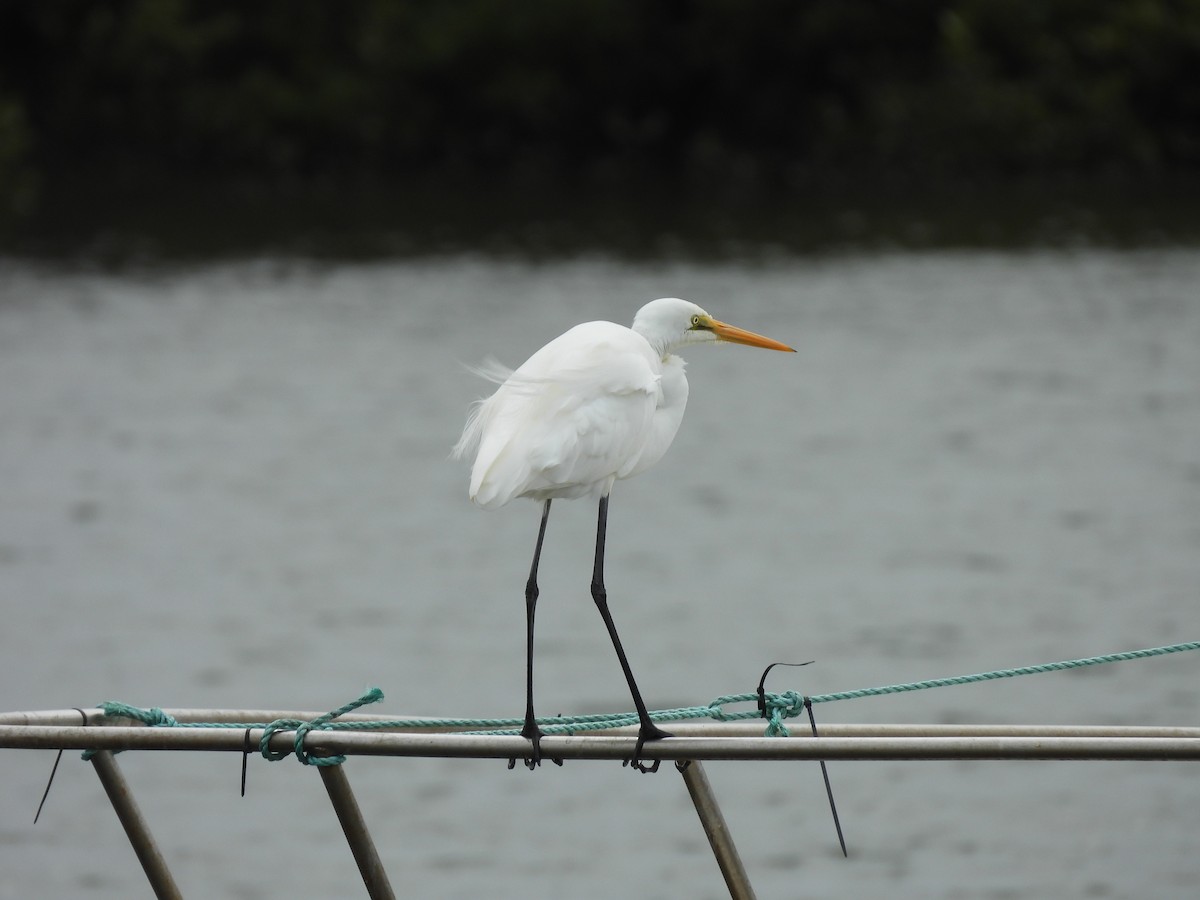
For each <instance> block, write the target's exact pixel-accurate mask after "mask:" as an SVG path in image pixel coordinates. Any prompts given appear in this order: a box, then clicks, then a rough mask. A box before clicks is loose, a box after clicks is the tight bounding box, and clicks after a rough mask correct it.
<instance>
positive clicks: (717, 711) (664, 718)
mask: <svg viewBox="0 0 1200 900" xmlns="http://www.w3.org/2000/svg"><path fill="white" fill-rule="evenodd" d="M1189 650H1200V641H1186V642H1183V643H1178V644H1170V645H1167V646H1164V647H1151V648H1148V649H1144V650H1127V651H1124V652H1121V653H1107V654H1104V655H1101V656H1089V657H1085V658H1083V659H1067V660H1062V661H1059V662H1051V663H1041V664H1038V665H1032V666H1018V667H1015V668H1008V669H994V670H991V671H988V672H978V673H975V674H971V675H955V676H951V677H948V678H931V679H928V680H926V681H910V682H906V683H902V684H890V685H883V686H881V687H870V688H860V689H858V690H852V691H837V692H835V693H829V694H814V695H812V696H808V697H805V696H804V695H803V694H799V693H797V692H795V691H783V692H780V693H774V692H768V693H766V694H764V697H763V699H764V701H765V705H766V710H765V712H766V718H767V728H766V734H767V735H768V736H775V735H781V736H786V735H787V733H788V731H787V727H786V726H785V725H784V724H783V722H784V719H789V718H793V717H795V716H798V715H800V714H801V712H803V710H804V704H805V701H806V700H807V702H809V703H813V704H816V703H833V702H836V701H839V700H857V699H860V698H862V697H878V696H884V695H887V694H898V693H907V692H910V691H923V690H929V689H932V688H941V687H950V686H953V685H964V684H975V683H978V682H981V681H994V680H997V679H1001V678H1016V677H1019V676H1022V675H1040V674H1043V673H1046V672H1059V671H1065V670H1067V669H1078V668H1083V667H1086V666H1096V665H1103V664H1105V663H1114V662H1127V661H1129V660H1135V659H1146V658H1148V657H1152V656H1165V655H1167V654H1171V653H1182V652H1185V651H1189ZM382 699H383V691H381V690H380V689H379V688H371V689H370V690H368V691H367V692H366V693H364V694H363V695H362V696H361V697H358V698H357V699H355V700H352V701H351V702H349V703H347V704H345V705H344V706H341V707H339V708H338V709H335V710H333V711H331V712H328V713H325V714H324V715H321V716H318V717H317V718H315V719H313V720H311V721H303V720H300V719H276V720H275V721H274V722H268V723H262V722H178V721H176V720H175V719H174V718H172V717H171V716H170V715H168V714H167V713H165V712H163V710H161V709H159V708H158V707H151V708H149V709H141V708H139V707H136V706H130V705H128V704H125V703H120V702H117V701H111V700H110V701H105V702H104V703H101V704H100V708H101V709H103V710H104V715H105V716H106V717H109V718H126V719H133V720H135V721H139V722H142V723H143V724H145V725H148V726H151V727H160V728H163V727H165V728H237V729H239V730H245V729H249V728H254V729H258V728H261V729H263V730H264V731H263V736H262V739H261V740H260V741H259V750H260V752H261V753H262V755H263V757H264V758H266V759H268V760H272V761H276V760H280V759H284V758H286V757H288V756H290V755H292V753H295V754H296V758H297V759H298V760H299V761H300V762H301V763H303V764H304V765H313V766H336V765H341V763H343V762H345V757H344V756H340V755H338V756H312V755H311V754H309V753H308V752H307V751H306V750H305V749H304V742H305V738H306V737H307V736H308V735H309V734H310V733H311V732H313V731H376V730H384V729H390V728H419V727H443V728H452V729H470V730H469V731H465V732H464V733H467V734H500V735H507V734H519V733H520V732H519V726H521V725H522V724H523V722H524V720H523V719H517V718H504V719H469V718H461V719H449V718H418V717H408V718H403V719H379V720H372V721H355V722H339V721H335V720H336V719H338V717H340V716H342V715H344V714H345V713H348V712H352V711H353V710H356V709H358V708H359V707H362V706H366V705H367V704H370V703H377V702H379V701H380V700H382ZM758 700H759V696H758V694H756V693H747V694H727V695H725V696H721V697H717V698H716V699H715V700H713V701H712V702H711V703H709V704H708V705H707V706H684V707H679V708H676V709H660V710H655V711H653V712H651V713H650V718H651V719H653V720H654V721H656V722H676V721H681V720H685V719H715V720H717V721H722V722H729V721H736V720H744V719H757V718H762V717H763V716H764V711H762V710H760V709H759V708H758V705H757V704H758ZM739 703H754V704H755V706H754V708H752V709H745V710H732V711H731V710H727V709H725V707H726V706H733V705H736V704H739ZM638 722H639V719H638V716H637V714H636V713H632V712H619V713H600V714H594V715H582V716H549V717H545V718H540V719H538V724H539V725H540V726H541V728H542V730H543V731H544V732H545V733H546V734H577V733H580V732H588V731H599V730H603V729H608V728H619V727H621V726H626V725H637V724H638ZM288 731H291V732H295V738H294V740H293V743H292V750H288V751H282V752H277V751H273V750H271V749H270V742H271V738H272V737H273V736H274V735H275V734H277V733H279V732H288ZM95 753H96V751H94V750H87V751H85V752H84V754H83V758H84V759H90V758H91V757H92V756H93V755H95Z"/></svg>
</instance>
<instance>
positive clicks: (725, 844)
mask: <svg viewBox="0 0 1200 900" xmlns="http://www.w3.org/2000/svg"><path fill="white" fill-rule="evenodd" d="M675 768H677V769H678V770H679V774H681V775H682V776H683V783H684V784H686V785H687V789H688V793H689V794H691V795H692V803H694V804H695V805H696V814H697V815H699V816H700V823H701V824H702V825H703V826H704V833H705V834H706V835H708V843H709V845H710V846H711V847H712V851H713V855H714V856H715V857H716V858H717V865H719V866H720V867H721V874H722V875H723V876H725V885H726V886H727V887H728V888H729V896H730V897H731V898H732V900H755V895H754V888H753V887H751V886H750V879H749V877H748V876H747V875H746V868H745V866H743V865H742V858H741V857H740V856H739V855H738V852H737V847H735V846H734V843H733V836H732V835H731V834H730V833H729V826H728V825H726V824H725V816H724V814H722V812H721V807H720V806H718V805H717V797H716V795H715V794H714V793H713V789H712V785H711V784H709V782H708V776H707V775H706V774H704V767H703V766H702V765H701V764H700V762H699V760H681V761H679V762H677V763H676V764H675Z"/></svg>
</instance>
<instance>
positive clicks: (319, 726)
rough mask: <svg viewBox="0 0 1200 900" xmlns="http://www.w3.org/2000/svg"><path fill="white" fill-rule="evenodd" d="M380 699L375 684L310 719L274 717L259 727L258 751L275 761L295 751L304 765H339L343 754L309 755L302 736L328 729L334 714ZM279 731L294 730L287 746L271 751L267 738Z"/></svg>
mask: <svg viewBox="0 0 1200 900" xmlns="http://www.w3.org/2000/svg"><path fill="white" fill-rule="evenodd" d="M382 699H383V691H381V690H380V689H379V688H377V687H375V688H371V689H370V690H368V691H367V692H366V693H364V694H363V695H362V696H361V697H359V698H358V699H357V700H351V701H350V702H349V703H347V704H346V705H345V706H339V707H338V708H337V709H335V710H333V711H332V712H327V713H325V715H323V716H317V717H316V718H315V719H313V720H312V721H311V722H304V721H301V720H299V719H276V720H275V721H274V722H271V723H270V724H269V725H267V727H266V728H265V729H263V736H262V739H261V740H259V742H258V749H259V752H261V753H262V755H263V758H264V759H267V760H270V761H271V762H278V761H279V760H281V759H284V758H286V757H287V756H288V755H290V754H291V753H295V754H296V759H298V760H299V761H300V762H301V763H302V764H303V765H306V766H340V765H341V764H342V763H344V762H345V761H346V757H344V756H341V755H335V756H313V755H312V754H311V753H309V752H308V751H307V750H306V749H305V748H304V739H305V738H306V737H307V736H308V734H309V732H311V731H313V730H318V731H329V730H332V728H333V726H331V725H330V724H329V723H330V722H332V721H333V720H334V719H336V718H337V717H338V716H340V715H343V714H344V713H348V712H352V711H353V710H356V709H358V708H359V707H360V706H366V705H367V704H368V703H377V702H379V701H380V700H382ZM281 731H294V732H295V733H296V734H295V738H294V739H293V740H292V749H291V750H283V751H275V750H272V749H271V738H272V737H274V736H275V735H276V734H278V733H279V732H281Z"/></svg>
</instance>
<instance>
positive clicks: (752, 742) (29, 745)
mask: <svg viewBox="0 0 1200 900" xmlns="http://www.w3.org/2000/svg"><path fill="white" fill-rule="evenodd" d="M832 731H833V729H826V730H824V731H823V734H822V736H821V738H820V739H817V738H814V737H812V736H811V735H810V736H805V735H803V734H799V733H797V734H794V735H792V736H791V737H786V738H782V737H772V738H764V737H683V736H677V737H672V738H667V739H665V740H661V741H651V742H647V744H646V745H645V747H644V748H643V752H642V758H644V759H646V760H655V759H669V760H677V759H702V760H709V759H746V760H749V759H756V760H764V761H766V760H788V759H790V760H804V759H806V760H820V759H825V760H831V759H839V760H840V759H847V760H849V759H855V760H866V759H874V760H885V759H886V760H895V759H913V760H916V759H1113V760H1116V759H1126V760H1135V759H1136V760H1147V759H1150V760H1168V759H1174V760H1200V738H1198V737H1074V738H1070V737H1036V736H1013V737H1002V736H996V737H984V736H975V737H950V736H944V737H943V736H937V737H825V736H824V733H825V732H832ZM262 733H263V732H262V729H254V730H253V731H252V732H251V740H252V741H257V740H258V739H259V738H261V737H262ZM294 739H295V738H294V735H292V734H291V733H284V732H281V733H278V734H276V735H274V736H273V737H272V738H271V741H270V746H271V749H272V750H277V751H281V752H286V751H288V750H291V749H292V744H293V741H294ZM309 739H310V741H311V743H309V747H310V748H311V747H313V746H319V747H321V748H323V750H325V751H328V752H329V753H336V754H344V755H359V756H418V757H445V758H457V759H463V758H470V759H512V758H513V757H519V756H520V755H521V754H522V753H524V752H526V751H527V750H528V749H529V742H528V741H527V740H525V739H524V738H522V737H519V736H512V735H506V736H490V735H466V734H384V733H374V732H370V733H367V732H358V731H355V732H350V731H322V732H321V733H320V735H319V743H318V740H317V736H315V735H313V734H310V735H309ZM634 743H635V739H634V738H633V737H600V736H591V737H564V736H560V735H547V736H546V737H545V738H543V739H542V751H543V755H544V756H547V757H550V758H557V759H617V760H623V759H629V757H630V754H631V751H632V749H633V744H634ZM244 745H245V732H244V731H239V730H236V729H230V728H144V727H140V726H139V727H132V728H113V727H109V726H90V727H86V728H84V727H80V726H72V727H46V726H37V725H29V726H12V725H0V747H12V748H26V749H43V750H45V749H51V750H58V749H67V750H71V749H79V750H88V749H96V748H101V749H106V750H225V751H233V752H236V753H241V752H243V750H244Z"/></svg>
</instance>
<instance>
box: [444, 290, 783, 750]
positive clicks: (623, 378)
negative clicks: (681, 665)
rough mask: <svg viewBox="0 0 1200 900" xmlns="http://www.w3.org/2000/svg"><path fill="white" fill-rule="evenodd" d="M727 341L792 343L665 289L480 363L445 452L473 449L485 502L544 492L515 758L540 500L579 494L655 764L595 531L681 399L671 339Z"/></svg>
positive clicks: (530, 723)
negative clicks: (592, 501) (588, 508)
mask: <svg viewBox="0 0 1200 900" xmlns="http://www.w3.org/2000/svg"><path fill="white" fill-rule="evenodd" d="M717 341H728V342H730V343H734V344H746V345H749V346H751V347H763V348H766V349H769V350H784V351H788V352H795V351H794V350H792V348H791V347H788V346H787V345H786V344H781V343H779V342H778V341H773V340H771V339H770V338H766V337H763V336H762V335H759V334H755V333H753V332H751V331H743V330H742V329H740V328H735V327H734V326H732V325H727V324H725V323H724V322H720V321H718V320H716V319H714V318H713V317H712V316H710V315H709V314H708V313H707V312H705V311H704V310H703V309H701V308H700V307H699V306H697V305H696V304H695V303H690V302H688V301H687V300H680V299H677V298H674V297H667V298H663V299H661V300H654V301H652V302H650V303H647V304H646V305H645V306H643V307H642V308H641V309H640V310H639V311H638V313H637V315H636V316H635V317H634V319H633V327H632V328H626V327H624V326H623V325H616V324H614V323H612V322H585V323H584V324H582V325H576V326H575V327H574V328H572V329H571V330H570V331H568V332H566V333H565V334H563V335H561V336H560V337H557V338H555V339H554V340H552V341H551V342H550V343H548V344H547V345H546V346H544V347H542V349H541V350H538V351H537V352H536V353H535V354H533V356H531V357H529V359H528V360H526V361H525V363H524V364H523V365H522V366H521V367H520V368H518V369H517V370H516V371H515V372H508V371H507V370H499V369H498V367H497V370H495V371H491V372H488V373H484V374H485V375H486V376H487V377H489V378H491V379H492V380H493V381H496V382H497V383H499V384H500V387H499V388H498V389H497V390H496V392H495V393H494V394H492V395H491V396H490V397H488V398H487V399H485V400H480V401H478V403H477V404H476V405H475V406H474V408H473V409H472V411H471V413H470V416H469V417H468V419H467V424H466V427H465V428H464V429H463V433H462V437H461V438H460V439H459V441H458V443H457V444H456V445H455V446H454V449H453V451H452V452H451V456H452V457H453V458H455V459H460V458H463V457H465V456H467V455H468V454H470V453H471V452H472V451H473V450H475V449H476V448H478V453H477V454H476V456H475V463H474V466H473V467H472V469H471V487H470V497H471V499H472V500H473V501H474V502H475V503H476V504H478V505H479V506H481V507H483V508H484V509H494V508H496V507H499V506H503V505H504V504H506V503H507V502H508V501H509V500H512V499H513V498H514V497H529V498H530V499H532V500H540V501H542V519H541V525H540V527H539V528H538V536H537V544H536V545H535V547H534V551H533V564H532V566H531V567H530V569H529V580H528V582H527V583H526V585H525V617H526V669H525V672H526V684H525V700H526V703H525V724H524V727H523V728H522V729H521V734H522V736H524V737H526V738H528V739H529V741H530V742H531V744H532V750H531V753H530V756H529V757H527V758H526V759H525V764H526V765H527V766H528V767H529V768H530V769H532V768H534V767H535V766H537V765H538V764H539V762H540V761H541V744H540V740H541V738H542V736H543V733H542V731H541V729H540V728H538V725H537V720H536V719H535V718H534V714H533V618H534V609H535V607H536V605H537V598H538V586H537V571H538V560H539V558H540V557H541V554H542V540H543V539H544V538H545V536H546V520H547V519H548V518H549V516H550V501H551V500H554V499H556V498H559V497H563V498H575V497H583V496H587V495H589V494H590V495H593V496H598V497H599V498H600V512H599V521H598V522H597V526H596V559H595V567H594V568H593V570H592V599H593V600H594V601H595V603H596V607H597V609H599V611H600V615H601V617H602V618H603V619H604V624H605V626H606V627H607V628H608V634H609V637H611V638H612V642H613V647H614V648H615V649H616V651H617V659H618V660H620V662H621V668H622V670H623V671H624V673H625V680H626V681H627V682H628V683H629V691H630V693H631V694H632V695H633V703H634V706H636V707H637V713H638V718H639V720H640V722H641V727H640V729H639V731H638V741H637V745H636V749H635V751H634V759H633V760H632V762H633V764H634V765H635V766H636V767H637V768H638V769H640V770H641V771H643V772H645V771H653V770H654V769H656V768H658V763H657V762H655V763H654V764H653V766H645V765H643V764H642V763H641V762H640V760H639V759H638V756H640V754H641V750H642V745H643V744H644V743H645V742H646V741H650V740H657V739H659V738H663V737H669V735H668V734H667V733H666V732H665V731H663V730H662V729H660V728H658V727H657V726H656V725H655V724H654V723H653V722H652V721H650V716H649V715H648V713H647V712H646V704H645V703H644V702H643V701H642V695H641V692H640V691H639V690H638V686H637V682H636V681H635V680H634V678H633V671H632V669H630V667H629V661H628V660H627V659H626V657H625V651H624V649H623V648H622V647H621V639H620V638H619V637H618V636H617V629H616V626H615V625H614V624H613V620H612V616H611V615H610V613H609V611H608V598H607V594H606V592H605V589H604V532H605V525H606V522H607V519H608V495H609V492H610V491H611V490H612V486H613V482H615V481H617V480H618V479H622V478H630V477H632V476H633V475H637V474H638V473H639V472H644V471H645V470H646V469H648V468H650V467H651V466H652V465H654V464H655V463H656V462H658V461H659V460H660V459H661V458H662V456H663V454H664V453H666V451H667V448H668V447H669V446H671V441H672V440H673V439H674V438H675V432H676V431H678V429H679V423H680V422H681V421H682V419H683V409H684V406H685V405H686V404H687V398H688V383H687V378H686V377H685V376H684V371H683V370H684V363H683V360H682V359H680V358H679V357H678V356H675V355H674V352H673V351H675V350H677V349H679V348H680V347H685V346H688V345H690V344H708V343H715V342H717Z"/></svg>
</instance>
